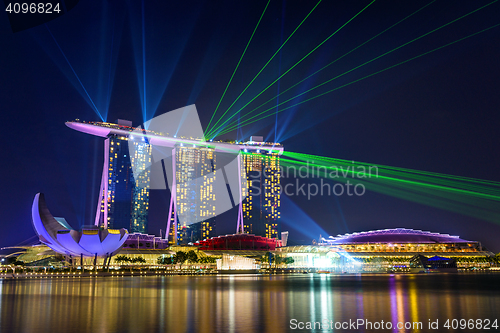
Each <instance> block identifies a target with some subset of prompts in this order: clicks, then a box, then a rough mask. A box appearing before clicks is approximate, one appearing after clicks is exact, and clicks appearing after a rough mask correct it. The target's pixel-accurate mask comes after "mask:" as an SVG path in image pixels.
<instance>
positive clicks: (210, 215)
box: [169, 144, 217, 244]
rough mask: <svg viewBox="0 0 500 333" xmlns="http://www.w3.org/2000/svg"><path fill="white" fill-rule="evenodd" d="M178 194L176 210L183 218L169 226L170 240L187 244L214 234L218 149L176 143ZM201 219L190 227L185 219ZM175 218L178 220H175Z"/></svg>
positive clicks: (176, 189) (176, 183)
mask: <svg viewBox="0 0 500 333" xmlns="http://www.w3.org/2000/svg"><path fill="white" fill-rule="evenodd" d="M175 164H176V167H175V177H176V182H175V191H176V193H175V196H176V206H177V214H178V215H182V216H183V217H184V218H183V219H182V220H183V224H176V227H177V231H176V230H175V227H174V228H171V229H170V232H169V240H170V242H171V243H172V244H175V242H174V237H175V236H174V235H175V234H177V244H187V243H190V242H193V241H197V240H200V239H205V238H209V237H214V236H215V235H216V227H215V215H216V214H215V204H216V197H215V179H216V176H217V172H216V153H215V150H214V149H213V148H209V147H196V146H195V147H192V146H191V147H187V146H184V145H183V144H179V145H177V146H176V147H175ZM189 221H201V222H198V223H196V226H193V227H190V225H188V224H187V223H186V222H189ZM173 222H175V221H173Z"/></svg>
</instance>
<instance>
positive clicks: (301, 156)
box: [283, 151, 500, 186]
mask: <svg viewBox="0 0 500 333" xmlns="http://www.w3.org/2000/svg"><path fill="white" fill-rule="evenodd" d="M283 155H284V156H287V157H291V158H295V159H300V160H323V161H327V162H331V163H339V162H340V163H351V162H352V161H349V160H343V159H338V158H333V157H326V156H318V155H311V154H305V153H297V152H289V151H285V152H283ZM356 163H357V164H359V165H364V166H373V165H376V166H377V167H378V168H380V169H389V170H400V171H403V172H409V173H418V174H422V175H429V176H435V177H444V178H452V179H456V180H463V181H469V182H477V183H482V184H493V185H498V186H500V182H495V181H489V180H483V179H477V178H470V177H462V176H455V175H447V174H442V173H436V172H429V171H421V170H415V169H408V168H399V167H393V166H387V165H382V164H372V163H366V162H358V161H356Z"/></svg>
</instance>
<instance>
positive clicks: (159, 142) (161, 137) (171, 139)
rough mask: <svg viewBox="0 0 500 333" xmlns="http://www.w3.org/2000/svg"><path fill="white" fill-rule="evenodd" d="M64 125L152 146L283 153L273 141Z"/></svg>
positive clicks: (97, 124) (98, 124) (101, 125)
mask: <svg viewBox="0 0 500 333" xmlns="http://www.w3.org/2000/svg"><path fill="white" fill-rule="evenodd" d="M66 126H68V127H69V128H71V129H74V130H76V131H79V132H83V133H87V134H91V135H95V136H100V137H104V138H105V137H108V136H109V135H122V136H125V137H129V138H130V139H132V140H136V139H139V140H141V138H142V140H147V141H148V142H149V143H150V144H151V145H153V146H155V145H156V146H160V147H172V148H173V147H175V146H178V145H179V146H189V145H192V146H193V147H200V148H202V147H206V148H212V149H215V150H216V151H221V152H238V151H240V150H243V151H244V152H250V153H272V154H279V155H281V154H283V146H282V145H281V144H279V143H274V142H257V141H247V142H236V141H231V142H223V141H204V140H203V139H202V138H193V137H189V138H187V137H183V136H175V135H174V136H170V135H169V134H168V133H160V132H155V131H151V130H147V129H142V128H140V127H139V128H136V127H132V126H126V125H119V124H114V123H108V122H84V121H80V120H74V121H68V122H66Z"/></svg>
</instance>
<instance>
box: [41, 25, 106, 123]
mask: <svg viewBox="0 0 500 333" xmlns="http://www.w3.org/2000/svg"><path fill="white" fill-rule="evenodd" d="M45 28H47V31H48V32H49V34H50V36H51V37H52V39H53V40H54V42H55V43H56V45H57V48H58V49H59V51H61V54H62V56H63V57H64V60H66V62H67V63H68V66H69V68H71V71H72V72H73V74H75V77H76V79H77V80H78V83H80V86H81V87H82V89H83V91H85V94H86V95H87V97H88V99H89V101H90V103H92V106H93V108H94V112H95V113H96V114H97V115H98V116H99V118H101V120H102V121H106V120H105V119H104V118H103V117H102V115H101V113H100V112H99V110H98V109H97V106H95V104H94V101H93V100H92V98H90V95H89V93H88V92H87V89H85V87H84V86H83V83H82V81H80V78H79V77H78V75H77V74H76V71H75V70H74V68H73V66H71V63H70V62H69V60H68V58H67V57H66V54H65V53H64V51H63V50H62V48H61V47H60V46H59V43H58V42H57V40H56V38H55V37H54V35H53V34H52V32H51V31H50V29H49V27H48V26H47V25H46V24H45Z"/></svg>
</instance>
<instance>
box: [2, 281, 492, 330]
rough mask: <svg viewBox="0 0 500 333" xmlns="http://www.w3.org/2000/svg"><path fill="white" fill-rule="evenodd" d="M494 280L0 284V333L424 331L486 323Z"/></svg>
mask: <svg viewBox="0 0 500 333" xmlns="http://www.w3.org/2000/svg"><path fill="white" fill-rule="evenodd" d="M499 277H500V276H499V275H493V274H492V275H460V274H454V275H453V274H450V275H337V276H336V275H323V274H315V275H314V274H309V275H305V274H304V275H295V276H280V275H275V276H257V275H248V276H244V275H241V276H229V275H228V276H212V277H210V276H207V277H188V276H170V277H112V278H111V277H110V278H92V279H68V278H65V279H61V278H59V279H48V280H43V279H37V280H17V281H15V280H0V332H74V333H77V332H102V333H104V332H142V331H153V332H202V333H211V332H283V331H290V320H291V319H296V321H297V322H304V323H305V322H321V323H325V322H328V323H329V324H331V323H332V322H333V323H335V322H344V321H346V322H348V321H349V320H351V321H356V320H357V319H364V320H367V321H371V322H380V321H382V320H383V321H384V322H388V321H389V322H391V323H393V324H394V326H393V328H392V329H391V330H385V331H392V332H427V331H429V330H428V322H429V320H431V321H435V320H436V319H438V320H439V321H440V323H444V321H446V319H448V318H450V319H453V318H456V319H461V318H465V319H469V318H476V319H477V318H490V319H496V316H497V314H498V313H499V310H500V285H499V284H498V282H497V281H498V278H499ZM398 322H401V323H405V322H422V324H423V329H421V330H419V329H414V328H409V329H405V328H401V329H399V328H397V327H396V324H397V323H398ZM294 331H295V332H297V331H301V330H294ZM304 331H305V330H304ZM307 331H309V332H320V331H323V330H322V329H321V327H316V329H312V330H307ZM333 331H336V332H346V331H348V330H342V329H340V330H339V329H337V330H335V329H334V330H333ZM350 331H351V332H353V330H350ZM360 331H365V332H370V331H373V332H375V331H377V330H360ZM378 331H380V330H378ZM446 331H447V332H453V330H446Z"/></svg>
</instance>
